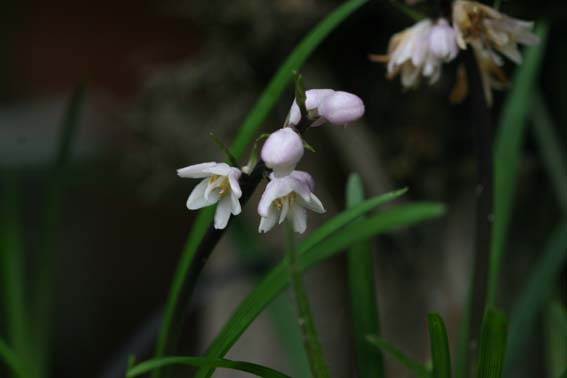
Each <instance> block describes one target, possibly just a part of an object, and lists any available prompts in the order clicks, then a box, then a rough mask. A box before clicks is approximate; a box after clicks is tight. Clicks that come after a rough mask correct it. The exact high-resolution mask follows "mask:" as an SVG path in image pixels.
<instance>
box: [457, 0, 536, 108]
mask: <svg viewBox="0 0 567 378" xmlns="http://www.w3.org/2000/svg"><path fill="white" fill-rule="evenodd" d="M453 25H454V27H455V31H456V35H457V42H458V44H459V47H460V48H462V49H466V48H467V45H471V46H472V48H473V51H474V54H475V57H476V60H477V62H478V65H479V67H480V74H481V79H482V84H483V89H484V95H485V98H486V101H487V103H488V104H489V105H490V104H492V89H504V88H505V87H506V85H507V83H508V80H507V77H506V74H505V73H504V71H502V69H501V68H500V67H501V66H502V65H503V64H504V61H503V59H502V57H501V56H500V55H498V54H501V55H503V56H505V57H507V58H508V59H510V60H511V61H512V62H514V63H516V64H520V63H521V62H522V55H521V53H520V50H519V49H518V44H523V45H533V44H536V43H538V42H539V38H538V37H537V35H535V34H534V33H533V32H532V28H533V22H528V21H522V20H518V19H515V18H512V17H509V16H507V15H505V14H503V13H500V12H498V11H497V10H496V9H494V8H491V7H489V6H486V5H484V4H481V3H477V2H476V1H466V0H457V1H455V2H454V3H453Z"/></svg>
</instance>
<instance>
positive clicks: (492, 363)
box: [477, 308, 506, 378]
mask: <svg viewBox="0 0 567 378" xmlns="http://www.w3.org/2000/svg"><path fill="white" fill-rule="evenodd" d="M505 353H506V317H505V316H504V314H503V313H501V312H500V311H497V310H495V309H492V308H489V309H488V310H487V312H486V314H485V315H484V321H483V322H482V330H481V335H480V357H479V361H478V374H477V377H478V378H500V377H501V376H502V368H503V366H504V354H505Z"/></svg>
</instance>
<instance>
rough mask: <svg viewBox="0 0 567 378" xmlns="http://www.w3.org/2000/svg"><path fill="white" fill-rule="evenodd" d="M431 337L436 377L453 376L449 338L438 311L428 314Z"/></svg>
mask: <svg viewBox="0 0 567 378" xmlns="http://www.w3.org/2000/svg"><path fill="white" fill-rule="evenodd" d="M427 322H428V325H429V338H430V341H431V360H432V361H433V377H434V378H451V356H450V354H449V340H448V338H447V329H446V328H445V322H443V318H441V316H439V315H438V314H436V313H431V314H428V315H427Z"/></svg>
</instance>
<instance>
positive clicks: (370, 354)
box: [346, 174, 384, 378]
mask: <svg viewBox="0 0 567 378" xmlns="http://www.w3.org/2000/svg"><path fill="white" fill-rule="evenodd" d="M346 198H347V207H349V208H352V207H353V206H356V205H358V204H360V203H362V202H363V201H364V189H363V187H362V180H361V179H360V176H358V175H356V174H352V175H351V176H350V177H349V180H348V184H347V193H346ZM347 259H348V282H349V289H350V306H351V316H352V321H353V326H354V339H355V352H356V362H357V368H358V376H359V377H360V378H383V377H384V361H383V356H382V353H381V351H380V350H377V349H376V348H371V346H370V345H369V344H368V342H367V340H366V335H380V327H379V319H378V305H377V302H376V286H375V278H374V257H373V255H372V244H371V241H370V240H364V241H361V242H358V243H356V244H354V245H353V246H352V247H351V248H350V250H349V251H348V255H347Z"/></svg>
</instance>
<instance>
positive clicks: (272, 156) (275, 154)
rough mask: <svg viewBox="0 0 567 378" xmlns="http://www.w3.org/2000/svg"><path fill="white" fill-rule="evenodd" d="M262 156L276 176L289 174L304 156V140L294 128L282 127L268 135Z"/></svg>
mask: <svg viewBox="0 0 567 378" xmlns="http://www.w3.org/2000/svg"><path fill="white" fill-rule="evenodd" d="M261 156H262V160H264V163H266V166H267V167H268V168H271V169H272V170H273V171H274V175H275V176H276V177H282V176H287V175H289V174H290V173H291V172H292V171H293V170H294V168H295V166H296V165H297V163H299V161H300V160H301V158H302V157H303V141H302V140H301V137H300V136H299V135H298V134H297V133H296V132H295V131H293V129H292V128H290V127H286V128H283V129H280V130H278V131H276V132H274V133H272V135H270V136H269V137H268V139H267V140H266V142H265V143H264V146H263V147H262V153H261Z"/></svg>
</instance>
